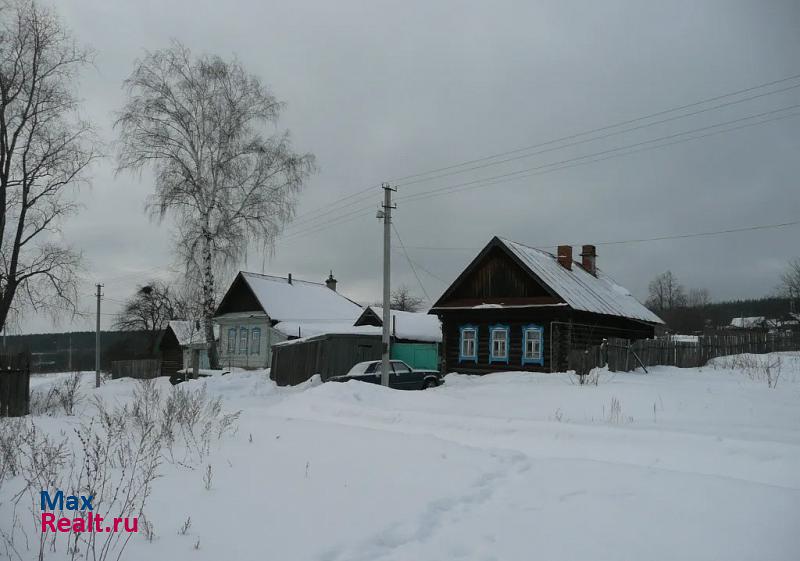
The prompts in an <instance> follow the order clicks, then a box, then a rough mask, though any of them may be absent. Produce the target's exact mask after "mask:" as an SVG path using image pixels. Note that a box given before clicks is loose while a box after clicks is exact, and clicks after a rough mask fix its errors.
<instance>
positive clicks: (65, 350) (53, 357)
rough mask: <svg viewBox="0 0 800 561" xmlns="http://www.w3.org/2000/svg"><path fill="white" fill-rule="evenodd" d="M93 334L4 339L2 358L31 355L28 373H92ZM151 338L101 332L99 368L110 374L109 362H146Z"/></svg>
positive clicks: (134, 333)
mask: <svg viewBox="0 0 800 561" xmlns="http://www.w3.org/2000/svg"><path fill="white" fill-rule="evenodd" d="M94 341H95V332H94V331H74V332H71V333H38V334H35V335H6V336H5V337H3V341H2V347H3V350H2V354H9V355H13V354H17V353H21V352H30V353H31V371H32V372H72V371H77V370H94ZM151 341H152V339H151V335H150V334H149V333H148V332H146V331H101V332H100V367H101V368H102V369H103V370H105V371H110V370H111V362H112V361H115V360H128V359H138V358H148V357H150V356H152V355H153V353H152V352H151V351H150V347H151Z"/></svg>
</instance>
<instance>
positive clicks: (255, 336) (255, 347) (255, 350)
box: [250, 327, 261, 355]
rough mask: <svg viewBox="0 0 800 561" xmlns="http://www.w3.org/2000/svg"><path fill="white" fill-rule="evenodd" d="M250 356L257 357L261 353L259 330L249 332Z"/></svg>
mask: <svg viewBox="0 0 800 561" xmlns="http://www.w3.org/2000/svg"><path fill="white" fill-rule="evenodd" d="M250 339H252V341H251V342H250V354H253V355H257V354H260V353H261V329H260V328H258V327H256V328H254V329H253V330H252V331H250Z"/></svg>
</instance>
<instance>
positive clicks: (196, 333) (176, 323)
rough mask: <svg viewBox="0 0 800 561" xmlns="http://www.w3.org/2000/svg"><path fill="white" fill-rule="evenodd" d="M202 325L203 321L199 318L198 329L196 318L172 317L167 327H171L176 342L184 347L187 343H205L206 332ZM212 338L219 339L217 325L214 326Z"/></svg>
mask: <svg viewBox="0 0 800 561" xmlns="http://www.w3.org/2000/svg"><path fill="white" fill-rule="evenodd" d="M204 325H205V322H204V321H203V320H199V326H200V328H199V329H198V320H180V319H174V320H172V321H170V322H169V327H170V329H172V332H173V333H174V334H175V338H176V339H177V340H178V344H179V345H180V346H181V347H186V346H188V345H192V344H197V343H205V342H206V332H205V327H204ZM214 339H219V325H215V326H214Z"/></svg>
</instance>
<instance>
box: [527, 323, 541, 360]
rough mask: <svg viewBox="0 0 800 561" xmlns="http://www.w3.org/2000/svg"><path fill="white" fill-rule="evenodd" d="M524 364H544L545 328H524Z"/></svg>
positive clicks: (533, 326)
mask: <svg viewBox="0 0 800 561" xmlns="http://www.w3.org/2000/svg"><path fill="white" fill-rule="evenodd" d="M522 364H538V365H540V366H541V365H543V364H544V328H543V327H542V326H541V325H536V324H535V323H531V324H530V325H523V326H522Z"/></svg>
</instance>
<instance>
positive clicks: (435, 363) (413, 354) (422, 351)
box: [391, 343, 439, 370]
mask: <svg viewBox="0 0 800 561" xmlns="http://www.w3.org/2000/svg"><path fill="white" fill-rule="evenodd" d="M391 355H392V358H393V359H395V360H402V361H403V362H405V363H406V364H408V365H409V366H410V367H411V368H419V369H421V370H439V345H438V344H437V343H394V344H392V347H391Z"/></svg>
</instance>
